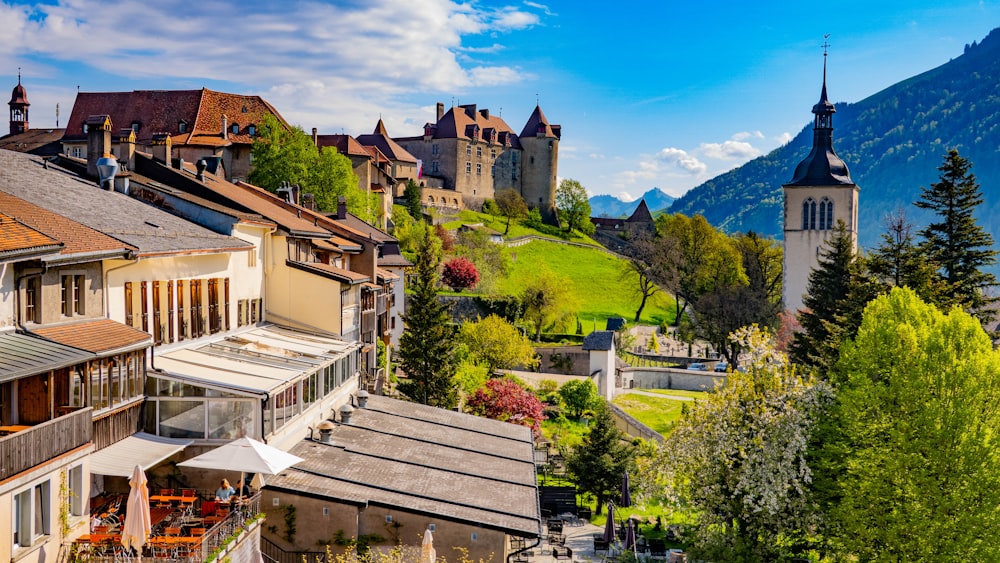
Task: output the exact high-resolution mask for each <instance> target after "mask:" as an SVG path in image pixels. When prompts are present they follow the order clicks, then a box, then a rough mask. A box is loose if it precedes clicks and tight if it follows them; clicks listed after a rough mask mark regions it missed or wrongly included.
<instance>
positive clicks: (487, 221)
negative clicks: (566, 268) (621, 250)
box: [443, 209, 600, 246]
mask: <svg viewBox="0 0 1000 563" xmlns="http://www.w3.org/2000/svg"><path fill="white" fill-rule="evenodd" d="M463 223H466V224H469V223H482V224H483V225H485V226H487V227H489V228H491V229H493V230H494V231H497V232H500V233H503V231H504V229H505V228H506V227H507V219H505V218H503V217H494V216H492V215H489V214H487V213H478V212H476V211H469V210H468V209H466V210H464V211H461V212H460V213H459V214H458V219H457V220H455V221H449V222H447V223H444V224H443V225H444V228H446V229H451V230H454V229H457V228H458V227H460V226H461V225H462V224H463ZM527 235H538V236H542V237H549V236H550V235H547V234H545V233H540V232H538V231H536V230H535V229H532V228H530V227H525V226H524V225H522V224H521V223H520V221H518V220H516V219H515V220H513V221H511V222H510V231H509V232H508V233H507V235H506V237H505V238H508V239H511V238H515V237H523V236H527ZM565 240H568V241H571V242H578V243H581V244H589V245H591V246H600V245H598V244H597V243H596V242H594V240H593V239H591V238H590V237H587V236H583V235H581V234H580V233H578V232H576V231H574V232H573V236H571V237H568V238H566V239H565Z"/></svg>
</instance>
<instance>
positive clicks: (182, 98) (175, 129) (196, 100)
mask: <svg viewBox="0 0 1000 563" xmlns="http://www.w3.org/2000/svg"><path fill="white" fill-rule="evenodd" d="M98 114H107V115H110V116H111V122H112V123H113V124H114V126H115V127H117V128H122V127H131V126H132V124H133V123H138V124H139V131H138V133H136V141H137V142H139V143H141V144H146V142H147V141H148V140H149V139H150V138H152V136H153V133H170V134H171V137H172V139H171V143H172V144H173V145H174V146H180V145H199V146H213V147H214V146H225V145H229V144H233V143H236V144H247V145H249V144H251V143H253V137H252V136H251V135H250V134H249V131H248V129H247V127H248V126H250V125H255V126H257V127H259V126H260V124H261V123H262V122H263V121H264V116H265V115H267V114H271V115H274V116H275V117H277V118H278V120H279V121H280V122H281V123H283V124H285V125H287V123H286V122H285V120H284V118H282V117H281V114H279V113H278V110H276V109H275V108H274V107H273V106H272V105H271V104H269V103H267V101H265V100H264V99H263V98H261V97H260V96H244V95H241V94H227V93H225V92H215V91H213V90H209V89H207V88H202V89H201V90H135V91H132V92H81V93H79V94H77V95H76V102H75V103H74V104H73V111H72V113H70V118H69V121H68V122H67V123H66V135H65V137H64V139H65V140H84V139H86V135H85V134H84V132H83V124H84V122H85V121H86V119H87V116H89V115H98ZM223 115H225V116H226V119H227V126H226V129H227V134H226V138H223V137H222V116H223ZM181 122H184V123H185V124H186V125H185V126H186V128H187V131H185V132H183V133H182V132H181V131H180V124H181ZM233 125H238V126H239V132H238V133H232V130H231V128H232V127H233Z"/></svg>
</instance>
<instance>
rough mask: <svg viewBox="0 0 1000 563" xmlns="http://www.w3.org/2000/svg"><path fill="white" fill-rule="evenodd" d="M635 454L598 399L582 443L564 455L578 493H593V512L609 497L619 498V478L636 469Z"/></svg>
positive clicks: (609, 410) (598, 509)
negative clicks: (594, 503) (595, 501)
mask: <svg viewBox="0 0 1000 563" xmlns="http://www.w3.org/2000/svg"><path fill="white" fill-rule="evenodd" d="M635 455H636V452H635V446H633V445H632V444H631V443H630V442H628V441H627V440H626V436H625V434H623V433H622V431H621V430H618V428H617V427H616V426H615V421H614V419H613V418H612V416H611V409H610V408H609V407H608V406H607V405H606V404H605V403H604V402H603V401H599V402H597V409H596V411H595V413H594V420H593V421H592V422H591V423H590V427H589V431H588V432H587V434H586V435H585V436H584V437H583V442H582V443H581V444H580V445H579V446H577V447H576V448H574V449H573V451H572V452H571V453H570V454H569V455H568V456H567V457H566V469H567V470H568V471H569V473H570V474H571V475H572V477H573V480H574V481H575V482H576V486H577V489H579V490H580V492H583V493H590V494H592V495H594V497H595V498H596V499H597V506H596V509H595V512H596V513H597V514H600V513H601V510H602V509H603V508H604V504H605V502H607V500H608V499H617V498H618V494H619V493H620V492H621V486H622V477H623V476H624V475H625V472H626V471H631V470H634V469H635Z"/></svg>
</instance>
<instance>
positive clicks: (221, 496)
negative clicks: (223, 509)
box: [215, 479, 236, 502]
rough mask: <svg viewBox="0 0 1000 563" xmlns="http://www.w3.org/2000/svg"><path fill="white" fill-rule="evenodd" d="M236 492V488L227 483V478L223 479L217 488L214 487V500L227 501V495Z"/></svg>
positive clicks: (229, 495)
mask: <svg viewBox="0 0 1000 563" xmlns="http://www.w3.org/2000/svg"><path fill="white" fill-rule="evenodd" d="M234 494H236V489H234V488H233V487H232V485H230V484H229V480H228V479H223V480H222V484H220V485H219V488H218V489H215V500H217V501H221V502H229V497H231V496H233V495H234Z"/></svg>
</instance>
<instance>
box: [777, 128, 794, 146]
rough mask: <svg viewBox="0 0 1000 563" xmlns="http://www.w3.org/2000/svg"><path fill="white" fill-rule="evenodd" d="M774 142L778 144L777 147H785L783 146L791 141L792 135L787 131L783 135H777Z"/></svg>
mask: <svg viewBox="0 0 1000 563" xmlns="http://www.w3.org/2000/svg"><path fill="white" fill-rule="evenodd" d="M774 140H775V141H777V142H778V145H779V146H780V145H785V144H787V143H788V141H791V140H792V134H791V133H789V132H788V131H785V132H784V133H782V134H780V135H778V136H777V137H775V138H774Z"/></svg>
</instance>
